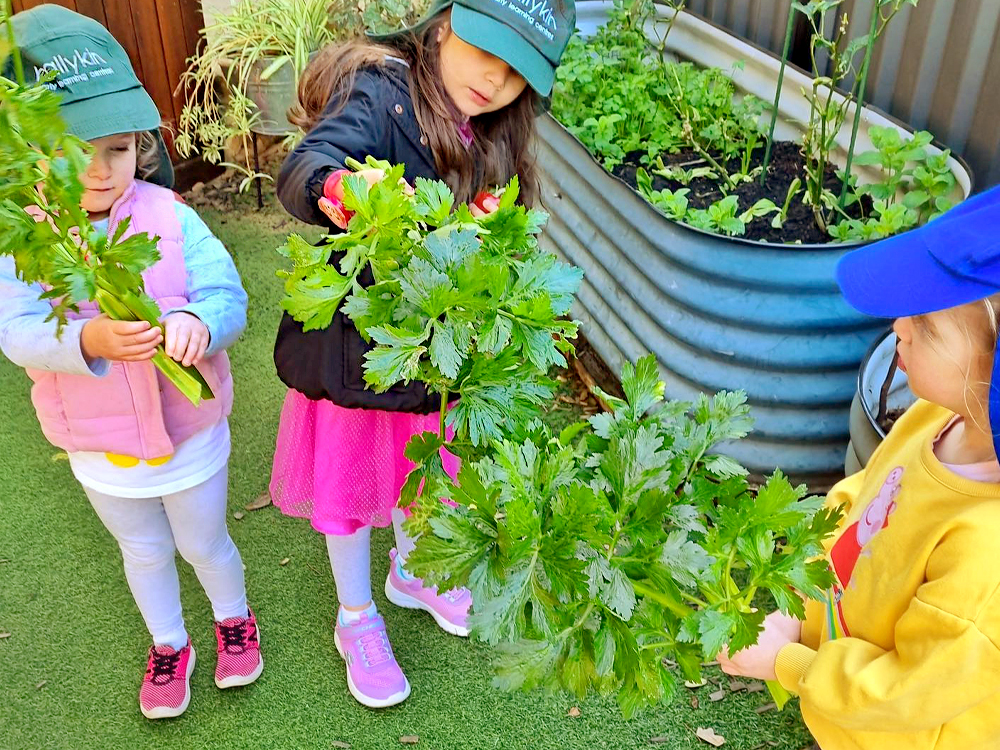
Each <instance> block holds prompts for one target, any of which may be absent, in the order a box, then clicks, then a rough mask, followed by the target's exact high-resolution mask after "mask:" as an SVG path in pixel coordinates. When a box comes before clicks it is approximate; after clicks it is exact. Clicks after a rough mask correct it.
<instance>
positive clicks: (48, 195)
mask: <svg viewBox="0 0 1000 750" xmlns="http://www.w3.org/2000/svg"><path fill="white" fill-rule="evenodd" d="M0 37H2V38H0V70H2V69H3V68H4V67H5V65H6V64H7V61H8V59H12V60H13V67H14V70H15V79H16V80H10V79H8V78H5V77H3V76H0V226H2V227H3V231H2V232H0V255H9V256H11V257H13V259H14V266H15V269H16V272H17V276H18V278H19V279H21V280H22V281H24V282H25V283H28V284H33V283H39V284H42V285H44V287H45V291H44V292H43V293H42V295H41V296H42V298H43V299H45V300H51V301H52V302H54V304H53V307H52V314H51V316H50V317H51V318H53V319H55V320H56V331H57V335H58V334H59V333H61V331H62V328H63V326H65V325H66V322H67V313H69V312H70V311H73V312H77V311H78V307H77V306H78V305H79V303H81V302H86V301H94V302H96V303H97V305H98V307H99V308H100V310H101V312H103V313H105V314H106V315H107V316H108V317H110V318H113V319H114V320H145V321H148V322H149V324H150V325H151V326H156V325H159V320H160V317H161V315H162V313H161V311H160V309H159V307H157V305H156V302H154V301H153V299H151V298H150V297H149V296H148V295H147V294H146V293H145V291H144V287H143V281H142V276H141V273H142V271H143V270H145V269H146V268H149V267H150V266H152V265H153V264H154V263H155V262H156V261H157V260H159V257H160V254H159V251H158V250H157V247H156V244H157V238H153V237H150V236H149V235H147V234H133V235H132V236H131V237H128V238H127V239H123V234H124V233H125V231H126V230H127V229H128V224H129V223H128V220H127V219H126V220H125V221H122V222H121V223H120V224H119V225H118V228H117V230H116V231H115V233H114V235H113V236H110V237H109V236H107V234H106V233H104V232H98V231H97V230H96V229H94V227H93V225H92V224H91V223H90V219H89V218H88V216H87V212H86V211H84V210H83V209H82V208H81V207H80V201H81V199H82V198H83V185H82V184H81V182H80V174H82V173H83V172H84V171H85V170H86V168H87V162H88V154H89V153H90V146H89V145H88V144H87V143H86V142H84V141H81V140H80V139H78V138H76V137H74V136H72V135H69V134H68V133H67V132H66V129H65V125H64V123H63V121H62V118H61V117H60V116H59V101H60V96H59V95H58V94H57V93H55V92H54V91H50V90H49V89H48V87H47V85H46V84H48V83H50V81H51V80H52V79H53V78H54V77H55V74H54V73H53V74H51V75H50V76H49V77H48V78H44V77H43V78H42V79H41V80H40V81H38V82H33V83H31V84H30V85H29V84H26V83H25V77H24V70H23V67H22V63H21V58H20V55H19V53H18V51H17V48H16V46H15V43H14V32H13V26H12V24H11V23H10V21H9V17H8V16H6V3H3V4H2V5H0ZM152 362H153V364H154V365H155V366H156V367H157V368H159V369H160V370H161V371H162V372H163V373H164V375H166V376H167V377H168V378H169V379H170V381H171V382H172V383H174V385H176V386H177V388H178V389H179V390H180V391H181V392H182V393H183V394H184V395H185V396H186V397H187V398H188V399H190V401H191V402H192V403H194V404H195V405H197V404H198V403H199V402H200V401H201V399H203V398H212V397H213V395H212V391H211V389H210V388H209V386H208V383H206V382H205V379H204V378H203V377H202V375H201V373H199V372H198V370H197V369H195V368H194V367H184V366H183V365H181V364H180V363H179V362H176V361H174V360H173V359H171V358H170V357H168V356H167V354H166V352H165V351H164V349H163V345H162V344H161V345H160V346H159V347H157V351H156V355H155V356H154V357H153V359H152Z"/></svg>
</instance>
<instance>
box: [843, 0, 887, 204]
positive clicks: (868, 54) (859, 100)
mask: <svg viewBox="0 0 1000 750" xmlns="http://www.w3.org/2000/svg"><path fill="white" fill-rule="evenodd" d="M881 17H882V4H881V2H879V0H875V5H874V7H873V8H872V20H871V24H869V27H868V44H867V45H866V46H865V61H864V63H862V65H861V80H860V82H859V83H858V90H857V94H856V95H855V97H854V127H853V128H852V130H851V145H850V146H849V147H848V149H847V164H846V165H845V166H844V180H843V184H842V185H841V187H840V208H841V210H843V208H844V205H845V204H846V203H847V188H848V187H849V186H850V184H851V164H852V163H853V162H854V147H855V146H856V145H857V142H858V129H859V128H860V127H861V109H862V107H864V103H865V91H866V90H867V88H868V71H869V69H870V68H871V63H872V49H873V48H874V46H875V33H876V31H877V30H878V20H879V18H881Z"/></svg>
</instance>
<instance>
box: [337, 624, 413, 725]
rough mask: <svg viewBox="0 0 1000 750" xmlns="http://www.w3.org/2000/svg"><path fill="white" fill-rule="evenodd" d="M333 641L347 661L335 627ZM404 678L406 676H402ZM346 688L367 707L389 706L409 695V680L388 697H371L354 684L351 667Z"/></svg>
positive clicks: (348, 671) (345, 661) (348, 670)
mask: <svg viewBox="0 0 1000 750" xmlns="http://www.w3.org/2000/svg"><path fill="white" fill-rule="evenodd" d="M333 643H334V645H335V646H336V647H337V653H338V654H340V658H341V659H343V660H344V663H345V664H346V663H347V658H346V657H345V656H344V649H343V647H342V646H341V645H340V635H339V634H338V633H337V631H336V629H335V630H334V631H333ZM403 679H404V680H406V676H405V675H404V676H403ZM347 689H348V690H350V691H351V695H353V696H354V700H356V701H357V702H358V703H360V704H361V705H362V706H367V707H368V708H389V706H395V705H397V704H399V703H402V702H403V701H405V700H406V699H407V698H409V697H410V681H409V680H406V688H405V689H404V690H402V691H401V692H398V693H395V694H393V695H390V696H389V697H388V698H382V699H378V698H372V697H371V696H369V695H365V694H364V693H362V692H361V691H360V690H358V686H357V685H355V684H354V680H353V679H351V669H350V667H348V669H347Z"/></svg>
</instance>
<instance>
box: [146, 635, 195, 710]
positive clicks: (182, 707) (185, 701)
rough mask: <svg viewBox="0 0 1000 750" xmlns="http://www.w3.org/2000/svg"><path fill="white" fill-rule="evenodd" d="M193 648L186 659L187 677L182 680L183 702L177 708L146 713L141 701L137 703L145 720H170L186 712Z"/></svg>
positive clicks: (163, 707)
mask: <svg viewBox="0 0 1000 750" xmlns="http://www.w3.org/2000/svg"><path fill="white" fill-rule="evenodd" d="M194 659H195V655H194V646H192V647H191V658H190V659H188V665H187V677H186V678H185V680H184V691H185V692H184V700H183V701H182V702H181V705H179V706H178V707H177V708H171V707H170V706H157V707H156V708H151V709H149V710H148V711H147V710H146V708H145V707H144V706H143V705H142V701H141V700H140V701H139V710H140V711H142V715H143V716H145V717H146V718H147V719H172V718H174V717H175V716H180V715H181V714H182V713H184V712H185V711H187V707H188V703H190V702H191V673H192V672H194Z"/></svg>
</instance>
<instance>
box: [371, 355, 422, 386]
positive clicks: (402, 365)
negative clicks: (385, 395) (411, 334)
mask: <svg viewBox="0 0 1000 750" xmlns="http://www.w3.org/2000/svg"><path fill="white" fill-rule="evenodd" d="M426 351H427V348H426V347H424V346H411V345H407V346H393V347H383V346H380V347H376V348H375V349H372V350H371V351H369V352H367V353H366V354H365V362H364V370H365V382H366V383H368V384H369V385H371V386H374V388H375V390H376V391H377V392H379V393H381V392H383V391H386V390H388V389H389V388H391V387H392V386H394V385H395V384H396V383H398V382H400V381H401V380H402V381H404V382H407V383H408V382H409V381H411V380H413V379H414V378H415V377H417V375H418V374H419V373H420V357H421V355H422V354H423V353H424V352H426Z"/></svg>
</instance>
